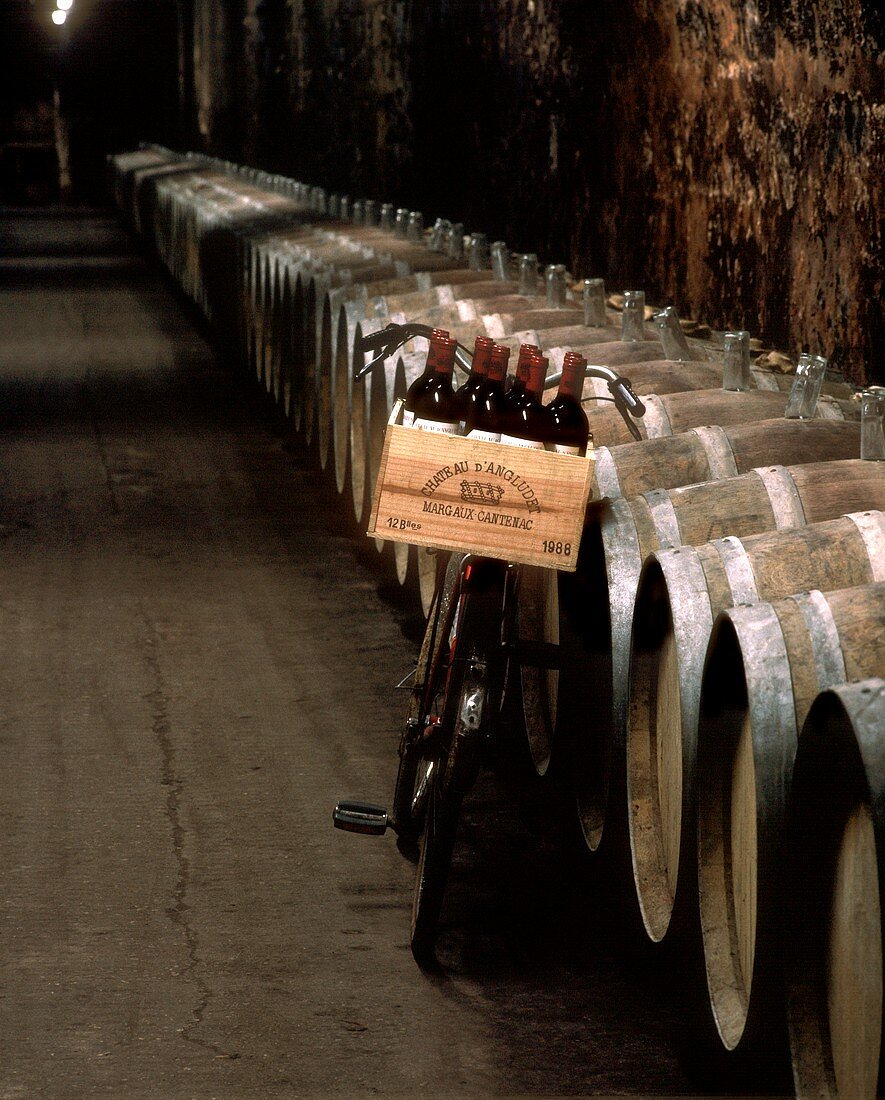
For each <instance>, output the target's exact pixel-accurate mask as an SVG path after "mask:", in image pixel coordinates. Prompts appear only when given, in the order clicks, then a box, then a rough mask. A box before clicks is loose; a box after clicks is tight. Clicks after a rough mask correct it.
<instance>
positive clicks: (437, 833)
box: [410, 639, 487, 968]
mask: <svg viewBox="0 0 885 1100" xmlns="http://www.w3.org/2000/svg"><path fill="white" fill-rule="evenodd" d="M472 641H475V640H473V639H472ZM465 648H466V647H465ZM469 652H470V653H471V656H473V655H474V654H476V653H477V648H476V646H475V644H474V645H471V646H470V649H469ZM479 652H480V654H481V650H480V651H479ZM455 667H456V670H457V671H456V673H455V676H454V677H453V678H454V680H455V682H454V683H452V682H451V681H450V684H449V693H448V695H447V698H446V707H445V718H446V727H447V728H448V729H450V730H451V731H452V733H451V736H450V738H449V744H448V748H447V751H446V752H445V754H444V756H443V758H442V759H440V760H439V762H438V764H437V766H436V767H434V769H433V773H432V775H431V777H430V789H429V797H428V801H427V807H426V811H425V813H424V828H423V832H422V835H421V845H420V849H419V855H418V867H417V869H416V872H415V893H414V896H413V899H412V920H411V929H410V945H411V948H412V955H413V957H414V958H415V961H416V962H417V963H418V965H419V966H422V967H425V968H426V967H430V966H432V965H434V964H435V961H436V956H435V948H436V934H437V928H438V926H439V918H440V915H441V913H442V905H443V900H444V898H445V893H446V886H447V884H448V879H449V870H450V868H451V865H452V856H453V854H454V848H455V839H456V837H457V833H458V822H459V820H460V817H461V805H462V802H463V800H464V796H465V795H466V794H467V792H468V791H469V790H470V788H471V787H472V786H473V784H474V782H475V780H476V776H477V774H478V772H479V766H480V754H481V735H480V725H481V721H482V715H483V714H484V713H485V712H486V703H487V697H486V691H487V689H486V684H485V683H484V681H483V680H482V679H481V678H480V677H478V676H477V675H476V674H475V673H474V672H473V671H470V672H467V671H466V661H464V660H461V661H459V663H458V664H457V665H456V666H455ZM468 700H470V702H471V704H472V705H473V707H474V708H475V710H476V713H477V714H478V715H479V718H478V719H477V722H476V724H475V725H473V726H471V727H467V726H465V724H464V720H463V715H464V713H465V710H466V704H467V701H468Z"/></svg>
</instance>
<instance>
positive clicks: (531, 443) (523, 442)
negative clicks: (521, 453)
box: [501, 435, 544, 451]
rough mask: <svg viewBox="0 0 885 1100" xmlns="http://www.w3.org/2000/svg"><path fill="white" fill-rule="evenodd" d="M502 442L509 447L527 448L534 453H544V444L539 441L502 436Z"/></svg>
mask: <svg viewBox="0 0 885 1100" xmlns="http://www.w3.org/2000/svg"><path fill="white" fill-rule="evenodd" d="M501 442H502V443H506V444H507V446H508V447H526V448H529V449H531V450H533V451H543V450H544V444H543V443H542V442H541V441H540V440H539V439H520V438H519V437H518V436H515V435H502V436H501Z"/></svg>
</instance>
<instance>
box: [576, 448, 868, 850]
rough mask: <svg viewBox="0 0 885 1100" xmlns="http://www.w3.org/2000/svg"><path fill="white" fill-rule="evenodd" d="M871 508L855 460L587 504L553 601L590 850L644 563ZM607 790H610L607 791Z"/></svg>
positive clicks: (615, 746) (620, 755)
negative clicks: (570, 563) (681, 548)
mask: <svg viewBox="0 0 885 1100" xmlns="http://www.w3.org/2000/svg"><path fill="white" fill-rule="evenodd" d="M873 507H875V508H885V472H883V471H882V470H880V469H879V466H878V464H877V463H871V462H863V461H861V460H860V459H849V460H846V461H842V462H836V463H813V464H810V465H806V466H792V467H789V468H785V467H767V468H765V469H760V470H754V471H751V472H750V473H748V474H743V475H741V476H740V477H736V478H727V479H724V480H722V481H711V482H706V483H702V484H698V485H689V486H685V487H681V488H676V489H671V490H663V491H654V490H653V491H651V492H649V493H646V494H643V495H641V496H639V497H637V498H635V499H634V500H632V501H627V500H602V501H598V502H594V503H591V505H590V507H589V508H588V513H587V524H586V525H585V529H584V537H583V540H582V545H581V555H580V558H579V560H578V573H577V576H576V578H575V579H574V581H572V580H571V579H570V578H562V579H561V586H562V585H565V586H566V590H567V592H568V595H566V596H564V597H563V598H562V601H561V602H562V604H563V608H564V612H565V613H567V616H568V618H569V620H570V622H571V623H572V624H573V625H572V627H571V628H570V630H571V634H573V635H574V637H573V640H572V641H571V643H570V645H569V647H568V648H569V652H570V661H569V671H568V672H566V671H565V670H564V671H563V673H562V674H561V675H560V688H559V703H558V706H559V710H560V711H561V712H562V714H563V715H564V716H565V717H564V719H563V722H562V723H561V729H562V732H563V737H564V742H565V744H566V745H567V746H568V749H567V751H568V752H569V753H570V754H571V755H572V757H573V759H572V761H571V763H570V771H571V774H572V776H573V782H574V784H575V791H576V795H577V801H578V808H579V813H580V818H581V823H582V826H583V830H584V835H585V838H586V840H587V843H588V845H589V846H590V848H591V849H594V850H595V849H596V848H598V847H599V845H600V843H601V841H602V837H603V832H604V829H605V827H606V818H607V815H608V814H612V815H614V816H615V819H616V820H617V818H618V815H619V814H621V811H622V808H623V798H624V795H623V780H624V775H625V760H624V751H625V750H624V746H625V735H626V723H627V706H628V702H629V694H628V676H629V669H630V639H631V631H632V623H633V610H634V602H635V597H636V591H637V586H638V583H639V578H640V573H641V569H642V563H643V561H644V560H645V558H646V557H647V556H648V555H649V554H651V553H653V552H655V551H656V550H659V549H660V548H661V547H662V546H678V545H691V544H693V543H704V542H708V541H709V540H711V539H715V538H723V537H725V536H726V535H736V536H737V537H738V538H741V537H743V536H744V535H752V534H757V533H760V532H762V531H772V530H780V529H783V528H786V527H793V526H801V525H804V524H806V523H815V522H820V521H823V520H827V519H833V518H835V517H837V516H839V515H841V514H842V513H843V512H844V511H845V510H846V508H847V509H850V510H851V511H862V510H865V509H867V508H873ZM564 617H565V616H563V618H564ZM561 629H563V626H562V625H561ZM588 714H592V715H593V720H592V722H590V721H588V718H587V715H588ZM559 733H560V731H557V737H558V736H559ZM613 784H614V785H615V786H616V787H617V789H616V790H611V791H610V788H611V787H612V786H613ZM621 816H622V815H621ZM619 824H620V822H619ZM624 824H626V823H625V822H624Z"/></svg>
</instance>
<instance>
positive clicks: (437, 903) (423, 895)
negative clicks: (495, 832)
mask: <svg viewBox="0 0 885 1100" xmlns="http://www.w3.org/2000/svg"><path fill="white" fill-rule="evenodd" d="M443 771H444V769H439V771H438V773H437V774H436V775H435V776H434V777H433V779H432V780H431V790H430V798H429V801H428V805H427V811H426V813H425V815H424V831H423V833H422V837H421V847H420V853H419V856H418V867H417V870H416V872H415V894H414V898H413V900H412V921H411V929H410V941H409V942H410V945H411V948H412V956H413V957H414V959H415V961H416V962H417V963H418V965H419V966H421V967H422V968H427V967H430V966H433V965H434V964H435V963H436V934H437V928H438V927H439V918H440V915H441V913H442V905H443V900H444V898H445V893H446V886H447V884H448V879H449V869H450V868H451V865H452V856H453V854H454V850H455V839H456V837H457V835H458V822H459V820H460V817H461V803H462V796H461V795H460V793H458V792H456V791H455V790H453V789H452V788H451V787H448V786H447V784H446V783H445V779H444V777H443V776H442V775H441V774H440V773H442V772H443Z"/></svg>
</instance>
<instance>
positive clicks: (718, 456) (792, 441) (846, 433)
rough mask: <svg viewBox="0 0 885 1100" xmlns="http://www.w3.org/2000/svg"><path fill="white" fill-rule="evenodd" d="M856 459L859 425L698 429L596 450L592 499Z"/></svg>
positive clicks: (791, 423)
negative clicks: (774, 468)
mask: <svg viewBox="0 0 885 1100" xmlns="http://www.w3.org/2000/svg"><path fill="white" fill-rule="evenodd" d="M859 454H860V424H858V423H857V422H856V421H850V420H848V421H839V420H785V419H784V418H783V417H779V418H777V419H776V420H759V421H750V422H749V423H747V424H732V425H730V426H728V427H725V428H722V427H719V426H709V425H707V426H702V427H697V428H691V429H689V431H687V432H680V434H679V435H671V436H664V437H662V438H660V439H643V440H642V441H641V442H639V443H623V444H621V445H620V446H617V447H611V448H609V447H597V448H596V465H595V468H594V471H593V493H592V495H593V497H595V498H600V497H609V498H611V499H613V500H614V499H616V498H618V497H627V498H629V497H635V496H638V495H639V494H640V493H644V492H646V491H647V490H649V489H674V488H676V487H677V486H679V485H692V484H694V483H695V482H699V481H712V480H714V479H719V478H723V477H736V476H737V475H738V474H745V473H748V472H749V471H750V470H753V469H755V468H756V467H758V466H771V465H774V464H780V465H783V466H791V465H795V464H797V463H803V462H828V461H835V460H836V459H840V458H856V457H857V456H858V455H859Z"/></svg>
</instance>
